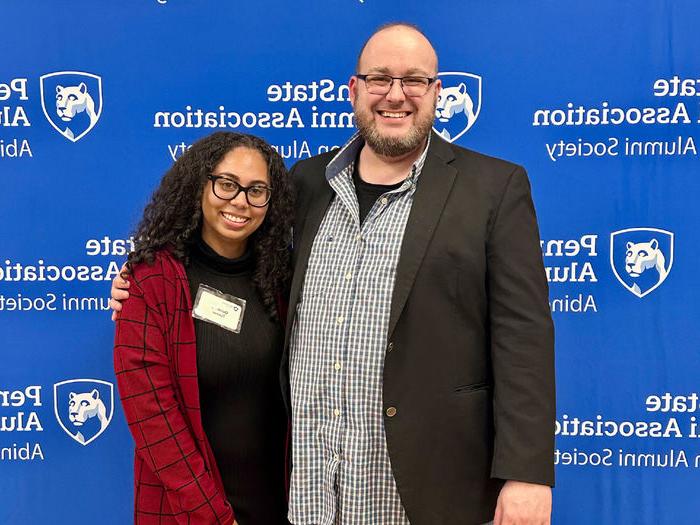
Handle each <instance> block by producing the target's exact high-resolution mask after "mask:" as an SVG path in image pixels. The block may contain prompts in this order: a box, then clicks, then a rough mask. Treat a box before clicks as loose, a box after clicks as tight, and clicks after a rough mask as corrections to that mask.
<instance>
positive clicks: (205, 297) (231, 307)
mask: <svg viewBox="0 0 700 525" xmlns="http://www.w3.org/2000/svg"><path fill="white" fill-rule="evenodd" d="M244 312H245V299H240V298H238V297H234V296H233V295H228V294H225V293H223V292H220V291H219V290H217V289H216V288H212V287H211V286H207V285H206V284H200V285H199V289H198V290H197V297H196V298H195V300H194V307H193V308H192V317H194V318H195V319H200V320H202V321H206V322H208V323H213V324H215V325H218V326H220V327H221V328H225V329H226V330H230V331H232V332H235V333H239V332H240V331H241V326H242V325H243V313H244Z"/></svg>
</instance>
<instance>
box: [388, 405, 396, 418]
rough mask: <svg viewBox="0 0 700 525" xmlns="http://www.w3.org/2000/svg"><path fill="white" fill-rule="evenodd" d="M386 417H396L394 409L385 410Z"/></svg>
mask: <svg viewBox="0 0 700 525" xmlns="http://www.w3.org/2000/svg"><path fill="white" fill-rule="evenodd" d="M386 415H387V416H389V417H394V416H395V415H396V407H389V408H387V409H386Z"/></svg>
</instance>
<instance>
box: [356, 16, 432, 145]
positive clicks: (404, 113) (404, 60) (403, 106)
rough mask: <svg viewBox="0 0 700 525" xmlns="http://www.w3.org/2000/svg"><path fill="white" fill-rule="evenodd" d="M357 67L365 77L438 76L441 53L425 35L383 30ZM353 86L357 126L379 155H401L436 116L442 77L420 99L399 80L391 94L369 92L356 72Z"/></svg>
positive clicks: (424, 133) (421, 138)
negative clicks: (437, 52)
mask: <svg viewBox="0 0 700 525" xmlns="http://www.w3.org/2000/svg"><path fill="white" fill-rule="evenodd" d="M358 69H359V70H358V73H359V74H364V75H367V74H382V75H390V76H392V77H405V76H422V77H434V76H435V75H436V74H437V57H436V55H435V51H434V50H433V48H432V46H431V45H430V43H429V42H428V41H427V40H426V39H425V37H423V35H421V34H420V33H418V32H417V31H415V30H413V29H411V28H407V27H403V26H395V27H390V28H388V29H385V30H383V31H380V32H379V33H377V34H375V35H374V36H373V37H372V38H371V39H370V40H369V42H367V46H366V47H365V50H364V52H363V53H362V56H361V58H360V64H359V68H358ZM349 87H350V100H351V102H352V106H353V109H354V111H355V122H356V124H357V128H358V130H359V132H360V134H361V135H362V137H363V138H364V139H365V142H366V143H367V145H368V146H369V147H370V148H371V149H372V150H373V151H374V152H375V153H377V154H379V155H383V156H386V157H400V156H403V155H406V154H408V153H411V152H413V151H415V150H416V149H418V148H420V147H421V146H422V145H423V143H424V141H425V139H426V138H427V136H428V134H429V133H430V129H431V128H432V126H433V120H434V119H435V105H436V103H437V95H438V93H439V91H440V81H439V80H438V81H436V82H434V83H432V84H431V85H430V86H429V88H428V91H427V93H426V94H425V95H423V96H420V97H416V96H411V97H407V96H406V95H405V94H404V92H403V90H402V89H401V82H400V81H398V80H395V81H394V83H393V84H392V86H391V90H390V91H389V92H388V93H387V94H386V95H374V94H371V93H369V92H368V91H367V86H366V84H365V82H364V81H363V80H360V79H358V78H357V77H355V76H353V77H352V78H351V79H350V83H349Z"/></svg>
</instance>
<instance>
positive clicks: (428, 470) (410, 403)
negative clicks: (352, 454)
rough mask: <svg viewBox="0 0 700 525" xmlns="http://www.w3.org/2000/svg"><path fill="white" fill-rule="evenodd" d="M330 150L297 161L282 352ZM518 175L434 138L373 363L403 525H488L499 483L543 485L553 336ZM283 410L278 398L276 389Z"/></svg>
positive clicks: (549, 439)
mask: <svg viewBox="0 0 700 525" xmlns="http://www.w3.org/2000/svg"><path fill="white" fill-rule="evenodd" d="M334 154H335V152H330V153H327V154H323V155H319V156H317V157H313V158H311V159H308V160H304V161H301V162H298V163H297V164H296V165H295V166H294V167H293V168H292V175H293V176H294V177H295V179H296V180H297V184H298V202H297V217H296V227H295V233H294V243H295V245H294V247H295V259H294V265H295V272H294V278H293V281H292V287H291V297H290V308H289V316H288V322H287V343H286V345H285V354H284V360H283V369H282V374H283V378H282V379H283V383H284V384H287V385H288V370H287V363H288V351H289V349H288V344H289V333H290V330H291V327H292V323H293V319H294V315H295V312H296V308H297V304H298V302H299V300H300V295H301V288H302V285H303V282H304V274H305V271H306V267H307V264H308V259H309V254H310V252H311V246H312V244H313V242H314V237H315V235H316V232H317V231H318V228H319V225H320V223H321V220H322V219H323V216H324V214H325V212H326V209H327V208H328V205H329V203H330V202H331V199H332V197H333V192H332V190H331V188H330V186H329V185H328V183H327V181H326V179H325V174H324V172H325V167H326V165H327V164H328V162H330V160H331V159H332V158H333V156H334ZM539 239H540V238H539V232H538V228H537V222H536V218H535V210H534V207H533V204H532V199H531V197H530V186H529V183H528V179H527V175H526V174H525V171H524V170H523V169H522V168H521V167H519V166H516V165H514V164H511V163H508V162H505V161H502V160H498V159H495V158H491V157H487V156H485V155H481V154H479V153H475V152H473V151H469V150H466V149H464V148H460V147H457V146H454V145H451V144H448V143H446V142H445V141H443V140H442V139H441V138H439V137H438V136H437V135H433V137H432V139H431V145H430V148H429V150H428V154H427V158H426V162H425V165H424V167H423V171H422V173H421V175H420V177H419V180H418V186H417V189H416V193H415V197H414V202H413V206H412V209H411V212H410V215H409V219H408V223H407V225H406V231H405V235H404V240H403V245H402V247H401V255H400V259H399V263H398V267H397V271H396V282H395V287H394V293H393V297H392V304H391V317H390V323H389V332H388V334H387V342H388V344H387V348H386V356H385V360H384V385H383V400H384V412H385V413H384V424H385V430H386V440H387V445H388V449H389V455H390V458H391V465H392V470H393V474H394V478H395V479H396V484H397V487H398V490H399V494H400V496H401V500H402V502H403V505H404V507H405V509H406V513H407V515H408V519H409V520H410V522H411V524H412V525H436V524H441V525H449V524H455V525H457V524H459V525H466V524H478V523H482V522H486V521H489V520H491V519H493V513H494V510H495V506H496V499H497V497H498V493H499V490H500V488H501V486H502V483H503V480H521V481H529V482H534V483H541V484H546V485H553V483H554V464H553V463H554V459H553V458H554V418H555V413H554V408H555V407H554V398H555V394H554V348H553V347H554V342H553V339H554V334H553V327H552V320H551V315H550V310H549V305H548V290H547V281H546V278H545V274H544V268H543V264H542V254H541V251H540V244H539ZM285 394H286V397H287V404H288V407H289V391H288V387H287V391H286V393H285Z"/></svg>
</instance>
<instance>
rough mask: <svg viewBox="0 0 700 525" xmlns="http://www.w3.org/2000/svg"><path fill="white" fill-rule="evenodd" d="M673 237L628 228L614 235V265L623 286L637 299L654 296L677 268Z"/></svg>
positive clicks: (660, 231) (656, 229)
mask: <svg viewBox="0 0 700 525" xmlns="http://www.w3.org/2000/svg"><path fill="white" fill-rule="evenodd" d="M673 239H674V236H673V233H672V232H670V231H666V230H660V229H658V228H628V229H626V230H619V231H616V232H613V233H611V234H610V265H611V266H612V270H613V273H614V274H615V277H617V280H618V281H620V284H622V286H624V287H625V288H626V289H627V291H629V292H631V293H633V294H634V295H636V296H637V297H644V296H645V295H647V294H649V293H651V292H653V291H654V290H656V289H657V288H658V287H659V286H661V283H663V282H664V281H665V280H666V277H668V274H669V272H670V271H671V267H672V266H673Z"/></svg>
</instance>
